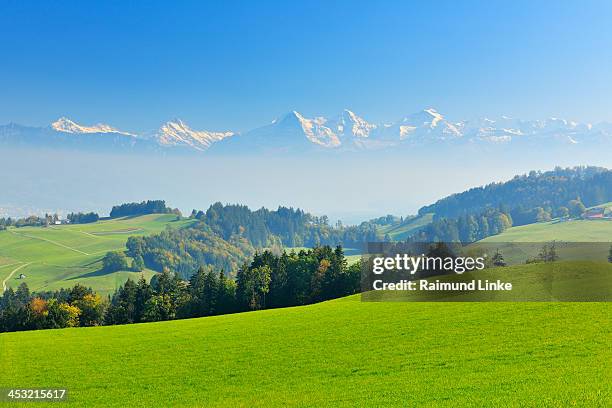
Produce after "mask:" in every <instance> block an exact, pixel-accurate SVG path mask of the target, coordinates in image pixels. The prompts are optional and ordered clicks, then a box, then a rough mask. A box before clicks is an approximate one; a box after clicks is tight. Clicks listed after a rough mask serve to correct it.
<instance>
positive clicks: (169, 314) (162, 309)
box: [143, 295, 175, 322]
mask: <svg viewBox="0 0 612 408" xmlns="http://www.w3.org/2000/svg"><path fill="white" fill-rule="evenodd" d="M174 316H175V309H174V307H173V305H172V300H171V299H170V296H169V295H153V296H152V297H151V298H150V299H149V300H147V303H146V304H145V308H144V314H143V321H145V322H158V321H162V320H170V319H173V318H174Z"/></svg>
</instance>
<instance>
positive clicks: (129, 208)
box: [110, 200, 181, 218]
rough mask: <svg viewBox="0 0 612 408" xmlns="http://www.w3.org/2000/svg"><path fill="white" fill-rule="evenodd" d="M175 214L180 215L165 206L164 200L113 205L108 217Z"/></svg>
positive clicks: (177, 211)
mask: <svg viewBox="0 0 612 408" xmlns="http://www.w3.org/2000/svg"><path fill="white" fill-rule="evenodd" d="M170 213H173V214H177V215H178V216H180V215H181V213H180V211H179V210H178V209H172V208H170V207H167V206H166V202H165V201H164V200H147V201H143V202H141V203H124V204H120V205H115V206H113V208H112V209H111V212H110V217H111V218H118V217H131V216H138V215H146V214H170Z"/></svg>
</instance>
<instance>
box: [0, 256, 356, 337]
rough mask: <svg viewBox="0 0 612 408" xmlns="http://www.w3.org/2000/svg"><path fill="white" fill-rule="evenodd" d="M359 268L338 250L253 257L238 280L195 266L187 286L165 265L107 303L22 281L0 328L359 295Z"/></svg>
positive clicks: (7, 300)
mask: <svg viewBox="0 0 612 408" xmlns="http://www.w3.org/2000/svg"><path fill="white" fill-rule="evenodd" d="M360 274H361V265H360V263H355V264H352V265H350V266H349V265H348V264H347V261H346V258H345V256H344V251H343V249H342V248H341V247H340V246H338V247H336V248H335V249H333V248H331V247H329V246H323V247H317V248H314V249H309V250H301V251H299V252H295V251H291V252H289V253H287V252H283V253H282V254H281V255H274V254H273V253H272V252H271V251H264V252H261V253H256V254H255V256H253V258H252V259H251V260H250V262H245V263H244V264H243V265H242V266H241V267H240V268H239V269H238V272H237V274H236V276H235V278H228V277H227V276H226V274H225V273H224V271H223V270H215V269H214V268H211V267H200V268H199V269H198V271H197V272H196V273H195V274H193V276H191V277H190V279H189V280H188V281H186V280H183V279H181V278H180V277H179V275H178V274H176V273H173V272H171V271H170V270H169V269H167V268H165V269H164V271H163V272H162V273H159V274H157V275H155V276H154V277H153V278H152V279H151V282H147V281H146V280H145V279H144V277H141V278H140V279H139V280H138V281H137V282H134V281H133V280H131V279H128V280H127V281H126V282H125V284H123V285H122V286H120V287H119V289H118V290H117V291H116V292H115V293H114V294H113V295H112V296H110V297H109V298H108V299H102V298H101V297H100V296H99V295H97V294H96V293H95V292H94V291H92V290H91V289H90V288H85V287H84V286H82V285H78V284H77V285H75V286H74V287H73V288H71V289H61V290H59V291H55V292H37V293H30V291H29V289H28V287H27V285H26V284H25V283H22V284H21V285H20V286H19V287H18V288H17V290H16V291H13V289H12V288H8V289H7V290H6V291H5V292H4V294H3V296H2V297H0V331H1V332H6V331H19V330H37V329H49V328H62V327H78V326H99V325H113V324H129V323H139V322H150V321H161V320H172V319H182V318H189V317H202V316H211V315H219V314H226V313H237V312H243V311H248V310H259V309H267V308H276V307H287V306H295V305H305V304H309V303H314V302H320V301H323V300H328V299H333V298H337V297H342V296H346V295H350V294H354V293H357V292H358V291H359V288H360V276H361V275H360Z"/></svg>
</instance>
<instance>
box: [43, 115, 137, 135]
mask: <svg viewBox="0 0 612 408" xmlns="http://www.w3.org/2000/svg"><path fill="white" fill-rule="evenodd" d="M51 127H52V128H53V129H55V130H56V131H58V132H64V133H77V134H78V133H120V134H123V135H128V136H134V135H132V134H131V133H127V132H122V131H120V130H117V129H115V128H113V127H111V126H109V125H105V124H102V123H98V124H97V125H93V126H82V125H79V124H77V123H75V122H73V121H72V120H70V119H68V118H66V117H63V116H62V117H61V118H59V119H58V120H56V121H55V122H53V123H52V124H51Z"/></svg>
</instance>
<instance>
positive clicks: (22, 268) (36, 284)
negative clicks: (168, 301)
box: [0, 214, 193, 295]
mask: <svg viewBox="0 0 612 408" xmlns="http://www.w3.org/2000/svg"><path fill="white" fill-rule="evenodd" d="M191 222H193V221H192V220H181V221H176V216H175V215H172V214H164V215H160V214H151V215H144V216H140V217H123V218H117V219H110V220H102V221H99V222H96V223H91V224H75V225H57V226H50V227H46V228H42V227H24V228H10V229H8V230H6V231H0V279H1V280H2V281H3V282H4V284H5V285H6V286H7V287H8V286H10V287H17V286H18V285H19V284H20V283H21V282H26V283H27V284H28V286H29V287H30V289H31V290H36V291H44V290H56V289H60V288H62V287H63V288H67V287H71V286H74V285H75V284H76V283H80V284H82V285H85V286H87V287H92V288H93V289H94V290H95V291H96V292H98V293H99V294H101V295H106V294H110V293H112V292H114V290H115V289H116V288H117V287H118V286H119V285H121V284H123V283H124V282H125V281H126V280H127V278H128V277H131V278H132V279H137V278H138V277H139V275H140V272H131V271H119V272H114V273H104V272H101V271H100V269H101V259H102V257H103V256H104V254H105V253H106V252H108V251H113V250H125V242H126V241H127V238H128V237H129V236H137V235H148V234H152V233H156V232H160V231H162V230H164V229H165V228H166V227H167V226H171V227H174V228H180V227H182V226H185V225H188V224H189V223H191ZM18 268H19V269H18ZM17 269H18V270H17ZM143 273H144V274H145V276H146V277H147V278H150V277H151V276H152V275H153V274H154V272H153V271H151V270H145V271H143ZM20 274H24V275H25V276H26V277H25V278H24V279H19V275H20Z"/></svg>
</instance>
